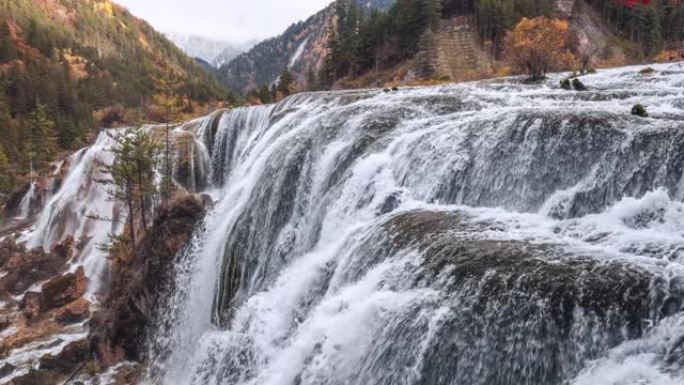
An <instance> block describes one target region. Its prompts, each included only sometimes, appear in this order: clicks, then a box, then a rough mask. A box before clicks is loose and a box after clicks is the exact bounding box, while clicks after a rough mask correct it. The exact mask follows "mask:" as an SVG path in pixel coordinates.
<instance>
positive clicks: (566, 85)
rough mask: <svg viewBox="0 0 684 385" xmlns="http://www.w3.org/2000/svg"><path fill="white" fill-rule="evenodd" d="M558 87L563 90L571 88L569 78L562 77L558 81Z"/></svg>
mask: <svg viewBox="0 0 684 385" xmlns="http://www.w3.org/2000/svg"><path fill="white" fill-rule="evenodd" d="M560 87H561V88H562V89H564V90H571V89H572V85H571V84H570V79H567V78H566V79H563V80H561V81H560Z"/></svg>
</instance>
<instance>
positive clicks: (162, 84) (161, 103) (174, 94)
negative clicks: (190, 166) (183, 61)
mask: <svg viewBox="0 0 684 385" xmlns="http://www.w3.org/2000/svg"><path fill="white" fill-rule="evenodd" d="M182 81H183V80H182V78H181V77H180V76H178V75H177V74H176V73H175V72H173V71H167V72H165V73H164V74H163V76H162V77H161V78H160V79H157V81H156V83H157V84H156V85H157V93H156V94H155V95H154V104H155V105H157V106H158V107H160V108H161V109H162V111H163V112H164V123H166V138H165V145H164V180H163V181H162V186H161V195H162V202H163V204H166V202H167V201H168V198H169V196H170V195H171V189H172V186H171V184H172V173H173V170H172V165H171V151H172V148H171V122H173V121H174V120H175V119H177V118H178V115H179V114H180V112H181V109H182V105H183V103H182V102H183V101H182V98H181V97H180V95H179V94H178V90H179V89H180V87H181V85H182Z"/></svg>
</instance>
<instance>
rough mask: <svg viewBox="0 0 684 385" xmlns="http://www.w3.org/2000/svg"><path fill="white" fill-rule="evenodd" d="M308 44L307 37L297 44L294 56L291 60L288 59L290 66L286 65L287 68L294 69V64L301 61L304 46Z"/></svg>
mask: <svg viewBox="0 0 684 385" xmlns="http://www.w3.org/2000/svg"><path fill="white" fill-rule="evenodd" d="M308 43H309V38H308V37H307V38H306V39H304V41H303V42H301V43H300V44H299V46H298V47H297V50H296V51H295V53H294V55H292V58H290V64H288V65H287V67H288V68H292V67H294V65H295V64H297V62H298V61H299V59H301V57H302V54H303V53H304V49H305V48H306V45H307V44H308Z"/></svg>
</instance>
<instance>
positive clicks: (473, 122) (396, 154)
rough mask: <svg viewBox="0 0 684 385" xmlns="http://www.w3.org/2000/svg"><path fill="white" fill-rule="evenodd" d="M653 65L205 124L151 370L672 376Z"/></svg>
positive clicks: (473, 379)
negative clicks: (580, 86)
mask: <svg viewBox="0 0 684 385" xmlns="http://www.w3.org/2000/svg"><path fill="white" fill-rule="evenodd" d="M654 68H655V69H656V71H657V72H656V75H654V76H643V75H639V74H638V72H639V68H637V67H626V68H620V69H614V70H605V71H602V72H601V73H599V74H595V75H590V76H586V77H585V78H583V81H584V82H585V84H587V85H589V87H590V89H589V91H586V92H573V91H563V90H561V89H560V88H559V87H558V86H557V84H558V81H559V80H560V78H561V75H554V76H552V77H551V79H549V80H548V81H547V82H545V83H544V84H538V85H526V84H521V83H518V82H516V81H515V80H512V79H502V80H492V81H484V82H474V83H466V84H460V85H445V86H438V87H431V88H415V89H413V88H411V89H405V90H400V91H398V92H391V93H383V92H380V91H377V90H362V91H345V92H333V93H312V94H299V95H295V96H292V97H290V98H288V99H286V100H284V101H283V102H281V103H279V104H277V105H271V106H260V107H250V108H238V109H234V110H231V111H225V112H221V113H219V114H214V115H212V116H210V117H207V118H206V120H205V122H204V123H202V125H201V126H202V127H201V128H200V129H199V130H198V131H197V137H198V138H199V139H200V140H201V141H203V142H204V143H205V147H206V148H207V149H208V152H209V156H211V162H210V168H211V170H210V171H209V172H208V173H207V175H210V177H209V178H210V179H211V181H210V182H209V183H208V184H207V185H208V187H207V189H208V192H209V193H210V194H211V195H212V196H213V197H214V198H215V199H216V200H217V204H216V206H215V208H214V209H213V211H212V212H211V213H210V214H209V215H208V216H207V218H206V219H205V221H204V223H203V224H202V225H201V226H200V228H199V229H198V231H197V233H196V235H195V238H194V240H193V242H192V243H191V245H189V247H188V248H187V249H186V250H185V251H184V252H183V253H182V254H181V255H179V256H178V261H177V266H176V273H177V274H176V276H177V278H176V282H175V285H174V287H175V290H173V291H172V292H170V293H168V296H167V297H168V298H167V300H166V305H165V307H164V312H163V314H160V317H159V319H158V322H157V327H156V331H155V333H154V335H153V337H152V338H151V341H150V346H151V347H150V362H151V365H150V370H149V373H148V376H147V381H148V382H149V383H154V384H165V385H175V384H178V385H180V384H278V385H289V384H331V385H332V384H369V383H370V384H393V385H394V384H431V385H433V384H469V385H471V384H482V385H493V384H516V385H518V384H530V385H532V384H535V385H536V384H559V385H560V384H575V385H584V384H591V383H603V384H615V385H617V384H620V385H623V384H635V385H636V384H653V385H656V384H658V385H669V384H674V383H681V382H682V381H684V373H683V372H682V369H681V368H682V367H683V366H684V343H682V341H684V317H683V316H682V314H683V313H682V292H683V290H684V269H683V268H682V267H683V266H682V263H683V262H684V236H683V234H684V204H683V203H682V202H681V197H682V196H684V191H682V186H683V184H682V182H681V181H682V180H683V178H684V175H683V171H682V170H683V167H684V67H683V66H682V64H671V65H655V66H654ZM636 103H642V104H644V105H646V106H647V108H648V110H649V113H650V116H651V117H650V118H648V119H643V118H638V117H635V116H632V115H630V113H629V111H630V110H631V107H632V105H634V104H636Z"/></svg>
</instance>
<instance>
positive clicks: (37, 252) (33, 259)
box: [0, 237, 74, 296]
mask: <svg viewBox="0 0 684 385" xmlns="http://www.w3.org/2000/svg"><path fill="white" fill-rule="evenodd" d="M73 242H74V241H73V239H71V238H69V239H67V240H66V241H64V242H63V243H62V244H60V245H57V246H55V249H54V250H55V251H56V252H52V253H48V252H45V250H43V249H42V248H36V249H33V250H27V249H26V246H25V245H22V244H17V243H16V240H15V239H14V238H13V237H7V238H5V239H4V240H3V241H2V244H0V270H2V271H5V272H6V274H5V275H4V276H3V277H2V278H0V295H5V296H7V295H19V294H22V293H24V292H25V291H26V290H28V289H29V288H30V287H31V286H33V285H34V284H36V283H39V282H42V281H47V280H49V279H51V278H53V277H56V276H59V274H61V272H62V271H64V269H65V266H66V264H67V262H69V259H71V257H72V255H73V254H72V252H71V250H72V247H73Z"/></svg>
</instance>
